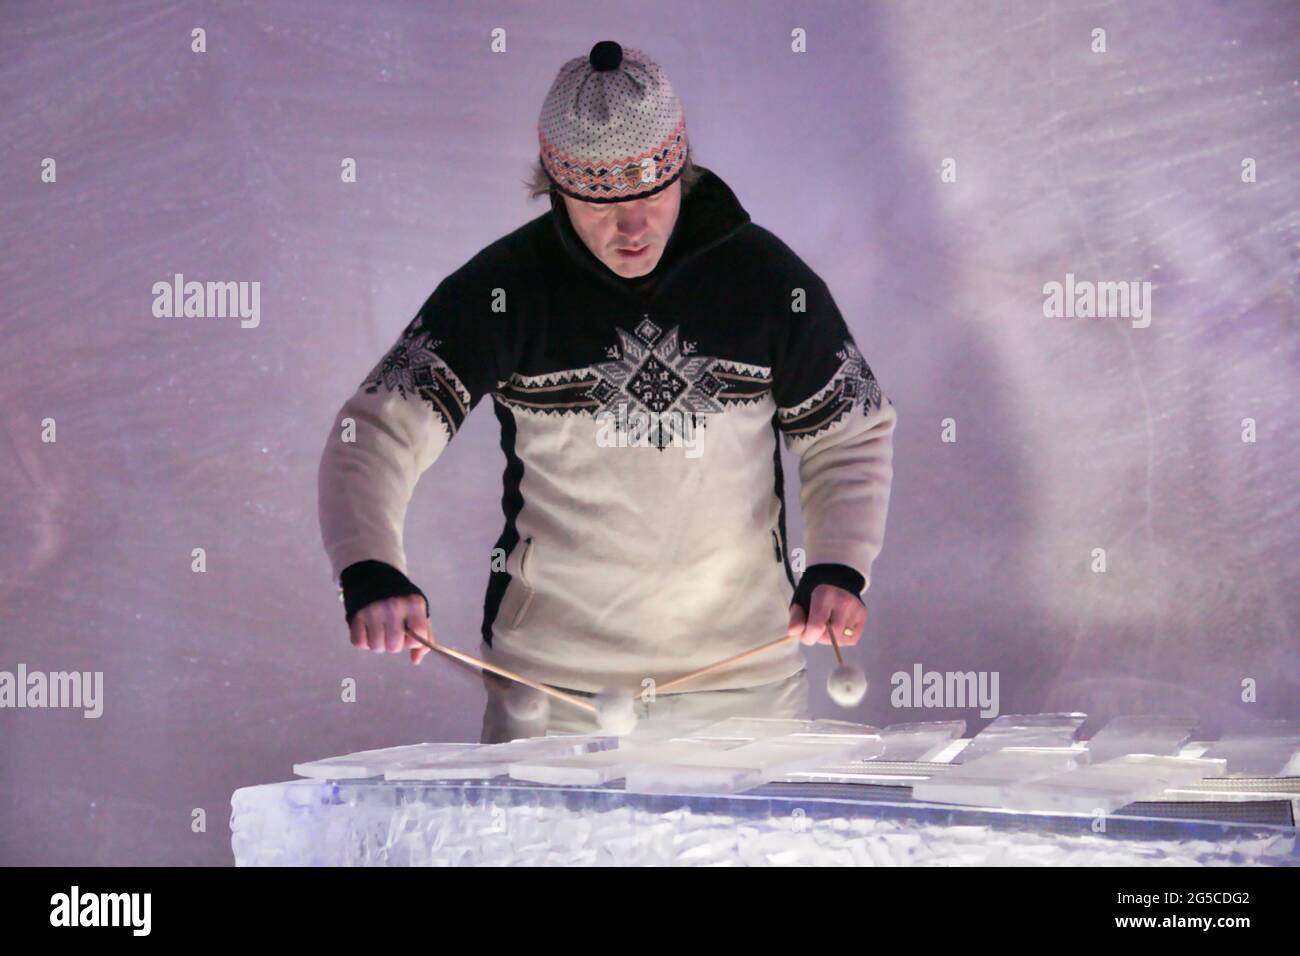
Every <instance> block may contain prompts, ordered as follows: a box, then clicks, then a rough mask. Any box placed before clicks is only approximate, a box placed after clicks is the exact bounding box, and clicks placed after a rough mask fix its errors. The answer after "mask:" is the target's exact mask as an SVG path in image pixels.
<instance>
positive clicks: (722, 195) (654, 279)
mask: <svg viewBox="0 0 1300 956" xmlns="http://www.w3.org/2000/svg"><path fill="white" fill-rule="evenodd" d="M697 168H698V169H699V172H700V178H699V179H698V180H696V182H695V185H694V186H692V187H691V191H690V192H689V193H687V194H686V195H685V196H684V197H682V203H681V209H680V210H679V212H678V214H677V222H676V223H675V224H674V226H673V233H672V235H671V236H669V238H668V245H667V246H665V247H664V252H663V255H662V256H660V257H659V262H658V263H656V265H655V267H654V269H653V270H651V271H650V272H649V273H647V274H646V275H644V276H637V277H636V278H633V279H625V278H623V277H622V276H620V275H618V274H617V273H615V272H614V271H613V270H612V269H610V268H609V266H607V265H605V263H603V262H601V261H600V259H599V258H597V257H596V256H595V255H594V254H593V253H592V251H591V250H590V249H588V248H587V244H586V243H585V242H583V241H582V237H581V236H579V235H578V233H577V231H576V230H575V229H574V228H573V222H572V220H570V219H569V213H568V210H567V209H566V208H565V205H564V199H563V198H562V197H561V196H559V195H558V194H556V193H552V194H551V211H552V219H553V221H554V223H555V231H556V234H557V236H558V237H559V240H560V244H561V246H563V247H564V249H565V251H566V252H567V253H568V254H569V256H570V257H571V258H573V259H574V261H576V262H577V263H578V264H579V265H581V266H582V267H583V268H585V269H587V270H589V271H590V272H592V273H593V274H594V275H595V276H597V277H598V278H599V279H600V280H602V281H603V282H605V283H606V284H607V285H610V286H611V287H613V288H616V289H618V290H620V291H622V292H624V293H627V294H631V295H634V296H645V295H649V294H651V293H652V292H653V291H654V290H655V289H657V288H659V287H660V286H661V285H662V284H663V283H664V281H665V280H666V279H667V278H669V277H670V276H672V275H673V274H675V273H676V272H677V271H678V270H679V269H680V268H681V267H682V266H684V265H686V264H687V263H689V262H690V261H691V260H693V259H694V258H695V257H697V256H698V255H700V254H701V253H703V252H706V251H708V250H709V249H712V248H714V247H716V246H718V245H721V244H722V243H723V242H726V241H727V240H728V239H730V238H731V237H732V236H734V235H735V234H736V233H738V232H739V231H740V230H741V229H742V228H744V227H745V226H746V225H748V224H749V222H750V218H749V213H748V212H746V211H745V208H744V207H743V206H742V205H741V204H740V200H738V199H737V198H736V194H735V193H733V192H732V191H731V187H729V186H728V185H727V184H726V183H725V182H723V181H722V179H721V177H719V176H718V175H717V174H716V173H714V172H713V171H712V170H710V169H706V168H705V167H703V166H700V167H697Z"/></svg>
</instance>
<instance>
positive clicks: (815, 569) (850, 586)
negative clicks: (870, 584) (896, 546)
mask: <svg viewBox="0 0 1300 956" xmlns="http://www.w3.org/2000/svg"><path fill="white" fill-rule="evenodd" d="M866 583H867V579H866V578H864V577H863V576H862V575H861V574H859V573H858V572H857V571H854V570H853V569H852V568H851V567H849V566H848V565H847V564H814V565H813V566H812V567H810V568H807V569H805V570H804V573H803V576H802V577H801V578H799V585H798V587H796V588H795V589H794V599H793V600H791V602H790V606H791V607H794V606H795V605H796V604H798V605H799V606H800V607H801V608H803V613H804V617H807V616H808V614H809V613H810V611H809V610H808V606H809V604H811V603H812V594H813V591H815V590H817V588H818V586H819V585H822V584H830V585H833V586H834V587H837V588H843V589H844V590H846V591H848V592H849V593H850V594H852V595H853V596H854V597H856V598H857V599H858V600H859V601H861V600H862V588H863V586H864V585H865V584H866Z"/></svg>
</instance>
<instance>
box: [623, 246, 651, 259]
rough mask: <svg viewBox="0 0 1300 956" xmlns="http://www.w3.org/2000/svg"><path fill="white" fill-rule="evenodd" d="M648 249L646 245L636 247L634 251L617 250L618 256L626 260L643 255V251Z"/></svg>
mask: <svg viewBox="0 0 1300 956" xmlns="http://www.w3.org/2000/svg"><path fill="white" fill-rule="evenodd" d="M649 248H650V247H649V246H648V245H645V246H638V247H637V248H635V249H620V250H618V254H619V255H620V256H623V257H625V258H627V259H635V258H637V257H638V256H641V255H644V254H645V251H646V250H647V249H649Z"/></svg>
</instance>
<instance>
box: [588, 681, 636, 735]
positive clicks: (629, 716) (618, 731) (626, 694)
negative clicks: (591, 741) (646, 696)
mask: <svg viewBox="0 0 1300 956" xmlns="http://www.w3.org/2000/svg"><path fill="white" fill-rule="evenodd" d="M592 703H593V704H595V705H596V723H598V724H599V725H600V729H601V732H603V733H606V734H610V735H611V736H614V737H626V736H627V735H628V734H630V733H632V731H634V730H636V709H635V707H634V706H633V703H632V694H631V692H630V691H626V690H618V689H617V688H610V689H607V690H603V691H601V692H600V693H599V694H597V695H596V696H595V698H594V699H593V700H592Z"/></svg>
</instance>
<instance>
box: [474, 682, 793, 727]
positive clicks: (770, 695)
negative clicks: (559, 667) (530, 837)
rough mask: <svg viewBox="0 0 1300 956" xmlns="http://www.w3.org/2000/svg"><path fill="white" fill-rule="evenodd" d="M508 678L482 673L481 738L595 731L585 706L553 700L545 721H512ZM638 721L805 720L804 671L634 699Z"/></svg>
mask: <svg viewBox="0 0 1300 956" xmlns="http://www.w3.org/2000/svg"><path fill="white" fill-rule="evenodd" d="M511 683H512V682H511V681H508V680H506V679H504V678H501V677H497V676H496V675H495V674H489V673H487V672H486V671H484V672H483V686H484V687H485V688H486V689H487V698H488V699H487V708H486V710H484V712H483V733H482V736H481V737H480V738H479V739H480V742H481V743H485V744H499V743H504V742H505V741H507V740H515V739H517V738H519V737H540V736H543V735H544V734H546V732H547V731H554V732H555V733H569V734H591V733H597V732H599V729H600V728H599V726H598V725H597V724H596V719H595V717H594V716H593V715H592V714H590V713H588V712H587V711H585V710H581V709H579V708H577V707H574V706H573V705H571V704H566V703H564V702H563V701H557V700H552V701H551V706H550V708H549V710H550V713H549V715H548V716H547V719H546V720H545V721H536V722H532V723H527V722H523V721H519V720H516V719H515V718H514V717H512V716H511V715H510V713H509V712H508V711H507V710H506V692H507V691H508V690H509V688H510V684H511ZM566 693H571V694H573V695H574V696H575V697H591V696H593V695H591V694H584V693H582V692H581V691H567V692H566ZM635 708H636V715H637V719H638V723H639V722H640V721H653V720H655V719H656V718H671V719H675V720H722V719H724V718H726V717H781V718H786V719H790V720H807V719H808V672H807V671H805V670H801V671H799V673H797V674H794V675H793V676H791V677H787V678H785V679H784V680H779V681H775V682H773V683H771V684H760V685H758V686H756V687H740V688H736V689H734V690H705V691H697V692H695V693H680V694H664V695H662V696H660V697H657V698H656V699H655V701H654V703H644V702H642V701H641V700H640V699H638V700H637V701H636V703H635Z"/></svg>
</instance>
